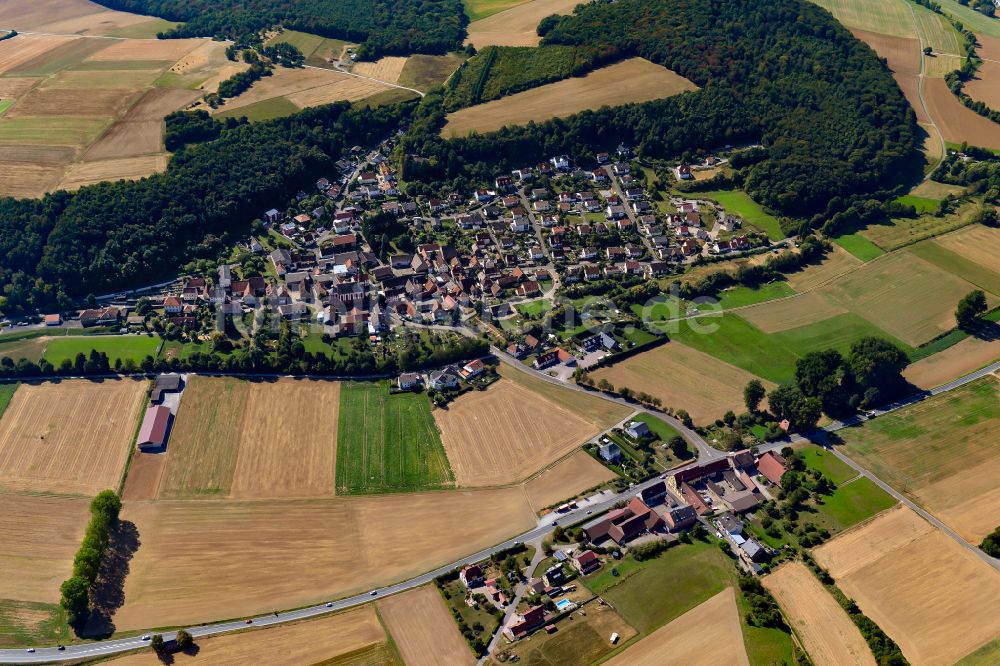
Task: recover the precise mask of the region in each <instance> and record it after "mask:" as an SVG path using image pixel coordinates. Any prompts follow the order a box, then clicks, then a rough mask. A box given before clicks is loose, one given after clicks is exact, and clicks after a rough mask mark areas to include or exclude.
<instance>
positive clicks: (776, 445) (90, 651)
mask: <svg viewBox="0 0 1000 666" xmlns="http://www.w3.org/2000/svg"><path fill="white" fill-rule="evenodd" d="M449 330H456V329H449ZM470 334H471V331H470ZM493 351H494V353H495V354H496V355H497V358H499V359H500V360H501V361H502V362H503V363H505V364H507V365H508V366H510V367H513V368H516V369H518V370H521V371H523V372H525V373H528V374H531V375H534V376H536V377H538V378H540V379H544V380H545V381H547V382H550V383H553V384H557V385H559V386H562V387H563V388H568V389H570V390H578V391H581V392H586V393H588V394H590V395H594V396H597V397H601V398H603V399H605V400H611V401H613V402H616V403H619V404H623V405H626V406H628V407H631V408H633V409H638V410H640V411H645V412H648V413H650V414H653V415H655V416H657V417H658V418H662V419H664V420H666V421H668V422H670V423H671V425H673V426H674V427H676V428H677V429H678V431H679V432H681V433H682V434H683V435H684V436H685V437H688V438H689V441H691V442H692V443H694V444H695V446H696V447H697V448H698V453H699V456H698V458H697V460H695V461H692V462H690V463H688V464H686V465H682V466H681V467H678V468H677V469H674V470H671V471H670V472H668V473H667V474H665V475H663V476H670V475H673V474H675V473H676V472H677V471H678V470H680V469H685V468H686V467H689V466H691V465H693V464H697V463H699V462H704V461H706V460H712V459H717V458H720V457H723V456H724V455H725V454H724V453H723V452H721V451H718V450H716V449H713V448H711V447H710V446H708V444H707V443H706V442H705V441H704V440H703V439H702V438H701V437H700V436H698V434H697V433H694V432H693V431H692V430H690V429H688V428H685V427H684V425H683V424H682V423H680V422H678V421H677V420H676V419H673V417H670V416H669V415H667V414H664V413H662V412H659V411H657V410H653V409H648V408H643V407H639V406H637V405H634V404H632V403H629V402H626V401H624V400H621V399H618V398H612V397H610V396H606V395H604V394H602V393H599V392H592V391H586V390H585V389H583V388H581V387H579V386H576V385H575V384H574V385H570V384H566V383H564V382H561V381H559V380H557V379H554V378H553V377H550V376H549V375H546V374H544V373H542V372H538V371H535V370H532V369H530V368H528V367H527V366H525V365H524V364H523V363H521V362H520V361H518V360H516V359H514V358H513V357H511V356H509V355H508V354H506V353H505V352H503V351H501V350H498V349H494V350H493ZM998 370H1000V361H997V362H994V363H991V364H990V365H988V366H986V367H984V368H981V369H980V370H977V371H975V372H972V373H969V374H967V375H964V376H962V377H959V378H958V379H955V380H953V381H951V382H948V383H946V384H943V385H941V386H939V387H937V388H934V389H932V390H930V391H923V392H921V393H918V394H916V395H914V396H911V397H910V398H906V399H903V400H900V401H898V402H896V403H893V404H891V405H888V406H887V407H885V408H884V409H880V410H876V411H875V412H874V413H873V416H880V415H882V414H887V413H889V412H892V411H895V410H898V409H901V408H903V407H906V406H908V405H911V404H913V403H916V402H919V401H921V400H924V399H925V398H927V397H929V396H933V395H938V394H940V393H945V392H947V391H951V390H954V389H956V388H959V387H961V386H964V385H966V384H968V383H970V382H973V381H975V380H977V379H980V378H982V377H985V376H986V375H989V374H992V373H994V372H997V371H998ZM868 418H869V417H865V416H858V417H855V418H852V419H848V420H845V421H837V422H834V423H832V424H830V425H828V426H826V427H825V428H824V429H823V431H825V432H835V431H837V430H840V429H842V428H846V427H850V426H853V425H857V424H859V423H863V422H864V421H866V420H867V419H868ZM823 431H820V432H819V433H813V438H814V439H815V436H816V434H822V433H823ZM789 439H790V441H791V443H794V442H799V441H808V440H807V438H805V437H803V436H801V435H793V436H792V437H791V438H789ZM789 443H790V442H789V440H783V441H780V442H772V443H770V444H767V445H765V446H762V447H760V449H761V451H766V450H775V449H780V448H781V447H783V446H787V445H788V444H789ZM833 451H834V453H835V454H836V455H837V456H838V457H839V458H841V459H842V460H844V461H845V462H846V463H847V464H848V465H850V466H851V467H853V468H855V469H856V470H858V471H859V472H860V473H861V474H863V475H864V476H866V477H868V478H870V479H872V480H873V481H874V482H875V483H876V484H878V485H879V486H880V487H882V488H883V489H884V490H885V491H886V492H888V493H889V494H890V495H892V496H893V497H894V498H896V499H897V500H899V501H900V502H902V503H903V504H905V505H906V506H908V507H910V508H911V509H913V510H915V511H917V513H919V514H920V515H921V516H923V517H924V518H925V519H926V520H928V521H930V522H931V523H932V524H933V525H934V526H935V527H937V528H939V529H941V530H942V531H944V532H945V533H946V534H947V535H948V536H950V537H952V538H953V539H955V540H956V541H958V542H959V543H960V544H961V545H962V546H963V547H966V548H969V549H970V550H972V551H974V552H975V553H976V554H977V555H978V556H979V557H980V558H981V559H983V560H984V561H985V562H986V563H987V564H990V565H991V566H993V567H994V568H997V569H1000V560H996V559H993V558H990V557H989V556H987V555H986V554H985V553H983V552H982V551H981V550H979V549H978V548H976V547H975V546H973V545H972V544H970V543H968V542H967V541H965V540H964V539H963V538H962V537H960V536H959V535H958V534H956V533H955V532H954V531H953V530H951V529H950V528H948V527H947V526H946V525H944V524H943V523H941V521H939V520H937V519H936V518H934V517H933V516H932V515H930V514H929V513H927V512H926V511H924V510H923V509H921V508H920V507H919V506H917V505H916V504H914V503H913V502H912V501H910V500H909V499H908V498H906V497H904V496H903V495H901V494H900V493H899V492H897V491H896V490H894V489H893V488H891V487H890V486H888V485H887V484H885V483H884V482H882V481H881V480H879V479H878V478H876V477H875V476H874V475H873V474H871V473H870V472H868V471H867V470H865V469H864V468H863V467H861V466H859V465H857V464H856V463H854V462H853V461H852V460H850V459H849V458H847V457H846V456H844V455H843V454H842V453H841V452H840V451H837V450H836V448H834V449H833ZM659 481H660V477H653V478H652V479H649V480H647V481H644V482H643V483H639V484H636V485H634V486H632V487H631V488H629V489H628V490H626V491H624V492H621V493H617V494H608V495H607V496H606V497H604V498H602V499H600V500H599V501H597V502H594V503H592V504H588V505H585V506H582V507H580V508H578V509H576V510H574V511H571V512H568V513H564V514H558V515H554V514H549V515H548V516H547V517H543V518H542V520H541V521H540V523H539V525H537V526H536V527H535V528H534V529H531V530H529V531H527V532H525V533H524V534H521V535H519V536H516V537H513V538H511V539H508V540H506V541H504V542H502V543H499V544H496V545H494V546H491V547H489V548H485V549H483V550H480V551H478V552H476V553H472V554H470V555H468V556H466V557H463V558H462V559H460V560H457V561H455V562H451V563H449V564H446V565H444V566H442V567H438V568H437V569H434V570H433V571H429V572H427V573H425V574H422V575H420V576H417V577H415V578H411V579H409V580H406V581H402V582H399V583H396V584H394V585H389V586H387V587H382V588H378V589H376V590H373V592H374V594H359V595H355V596H352V597H347V598H344V599H338V600H337V601H331V602H329V603H328V604H321V605H318V606H309V607H306V608H301V609H298V610H293V611H287V612H283V613H279V614H277V615H275V614H272V615H262V616H258V617H254V618H252V622H251V624H249V625H248V624H247V623H246V621H240V620H237V621H231V622H220V623H217V624H206V625H200V626H196V627H190V628H188V631H189V632H190V633H191V634H192V635H193V636H194V637H195V638H199V637H204V636H212V635H216V634H223V633H229V632H233V631H238V630H241V629H247V628H249V627H251V626H254V627H260V626H265V627H266V626H272V625H276V624H283V623H286V622H293V621H296V620H302V619H305V618H311V617H316V616H319V615H324V614H326V613H332V612H335V611H339V610H344V609H347V608H352V607H354V606H360V605H362V604H365V603H368V602H369V601H372V600H373V599H375V598H381V597H385V596H388V595H392V594H396V593H398V592H403V591H406V590H410V589H413V588H416V587H419V586H421V585H425V584H427V583H430V582H432V581H433V580H434V578H436V577H437V576H439V575H441V574H444V573H447V572H449V571H451V570H453V569H455V568H456V567H459V566H462V565H463V564H466V563H468V562H475V561H478V560H482V559H485V558H487V557H489V556H490V555H492V554H493V553H496V552H498V551H501V550H504V549H506V548H510V547H511V546H514V545H516V544H519V543H523V542H527V541H533V540H537V539H541V538H544V537H545V536H547V535H548V534H549V532H551V531H552V530H553V529H554V527H555V526H556V525H557V524H559V525H564V526H565V525H571V524H574V523H577V522H580V521H582V520H584V519H585V518H586V517H587V516H589V515H591V514H600V513H601V512H603V511H606V510H608V509H610V508H611V506H612V505H613V504H615V503H616V502H618V501H621V500H627V499H630V498H631V497H632V496H633V495H635V494H636V493H637V492H639V491H641V490H643V489H645V488H647V487H649V486H651V485H653V484H655V483H658V482H659ZM550 520H551V521H552V522H549V521H550ZM174 635H175V632H173V631H167V632H163V637H164V639H165V640H168V641H169V640H172V639H173V637H174ZM146 646H148V642H147V641H144V640H142V637H141V636H135V637H132V638H121V639H114V640H107V641H100V642H95V643H84V644H80V645H71V646H68V647H66V648H65V650H62V651H60V650H58V649H57V648H53V647H49V648H37V649H36V650H35V651H33V652H27V651H26V650H23V649H20V650H12V649H8V650H0V663H3V664H19V663H46V662H55V661H70V660H79V659H92V658H95V657H102V656H108V655H113V654H119V653H123V652H128V651H131V650H136V649H141V648H143V647H146Z"/></svg>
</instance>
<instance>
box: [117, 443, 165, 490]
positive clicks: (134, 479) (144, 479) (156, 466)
mask: <svg viewBox="0 0 1000 666" xmlns="http://www.w3.org/2000/svg"><path fill="white" fill-rule="evenodd" d="M166 460H167V456H166V455H165V454H163V453H145V452H143V451H136V452H135V454H134V455H133V456H132V462H131V463H130V464H129V467H128V476H127V477H126V478H125V488H124V489H123V490H122V500H123V501H125V502H129V501H132V500H151V499H156V495H157V491H158V490H159V488H160V479H161V478H163V467H164V463H165V462H166Z"/></svg>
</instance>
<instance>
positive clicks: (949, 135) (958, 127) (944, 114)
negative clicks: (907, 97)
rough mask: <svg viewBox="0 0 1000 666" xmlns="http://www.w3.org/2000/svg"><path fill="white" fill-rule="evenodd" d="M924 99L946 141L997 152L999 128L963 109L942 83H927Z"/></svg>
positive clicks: (999, 143) (969, 110)
mask: <svg viewBox="0 0 1000 666" xmlns="http://www.w3.org/2000/svg"><path fill="white" fill-rule="evenodd" d="M924 83H925V85H924V99H926V100H927V107H928V111H929V112H930V114H931V117H933V118H934V121H935V122H936V123H937V126H938V127H939V128H940V129H941V133H942V134H943V135H944V138H945V141H950V142H952V143H962V142H963V141H968V142H969V143H970V144H971V145H974V146H980V147H983V148H990V149H992V150H1000V125H998V124H996V123H994V122H993V121H992V120H990V119H989V118H984V117H983V116H981V115H979V114H978V113H976V112H975V111H973V110H971V109H968V108H966V107H965V106H964V105H963V104H962V103H961V102H960V101H958V99H957V98H956V97H955V96H954V95H953V94H951V91H950V90H948V85H947V84H946V83H945V82H944V79H927V80H926V81H925V82H924Z"/></svg>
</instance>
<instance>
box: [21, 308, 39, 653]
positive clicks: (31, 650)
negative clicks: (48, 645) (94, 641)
mask: <svg viewBox="0 0 1000 666" xmlns="http://www.w3.org/2000/svg"><path fill="white" fill-rule="evenodd" d="M18 325H19V326H20V324H18ZM34 651H35V648H28V649H27V650H25V652H34Z"/></svg>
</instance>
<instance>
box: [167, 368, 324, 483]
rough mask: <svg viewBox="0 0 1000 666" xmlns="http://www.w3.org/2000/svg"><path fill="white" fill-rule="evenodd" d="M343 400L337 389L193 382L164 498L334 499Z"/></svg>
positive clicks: (310, 384) (177, 428) (171, 451)
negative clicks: (332, 496) (341, 401)
mask: <svg viewBox="0 0 1000 666" xmlns="http://www.w3.org/2000/svg"><path fill="white" fill-rule="evenodd" d="M339 401H340V385H339V384H337V383H335V382H320V381H296V380H291V379H282V380H279V381H276V382H260V383H254V382H247V381H242V380H238V379H220V378H208V377H193V378H191V381H190V382H189V384H188V386H187V388H186V389H185V392H184V400H183V401H182V402H181V407H180V411H179V412H178V414H177V420H176V423H175V424H174V426H173V434H172V435H171V437H170V443H169V445H168V447H167V454H166V456H167V461H166V470H165V473H164V477H163V481H162V482H161V486H160V495H161V496H162V497H172V498H180V497H227V496H232V497H241V498H251V497H258V498H261V497H317V496H324V495H332V494H333V489H334V483H333V479H334V464H335V458H336V442H337V429H336V423H337V412H338V406H339Z"/></svg>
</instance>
